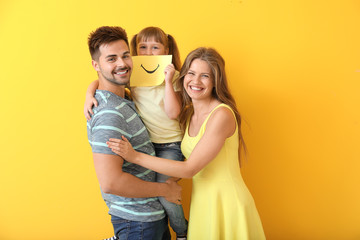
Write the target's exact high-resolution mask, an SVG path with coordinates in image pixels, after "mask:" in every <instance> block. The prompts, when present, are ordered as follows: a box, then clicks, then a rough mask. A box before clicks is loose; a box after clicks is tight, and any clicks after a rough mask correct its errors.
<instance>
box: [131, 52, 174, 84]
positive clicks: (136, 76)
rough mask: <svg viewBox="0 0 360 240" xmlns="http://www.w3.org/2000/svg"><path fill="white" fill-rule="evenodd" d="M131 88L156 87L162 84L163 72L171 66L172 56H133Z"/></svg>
mask: <svg viewBox="0 0 360 240" xmlns="http://www.w3.org/2000/svg"><path fill="white" fill-rule="evenodd" d="M132 60H133V70H132V74H131V78H130V86H131V87H149V86H157V85H160V84H161V83H163V82H164V79H165V74H164V70H165V68H166V67H167V65H169V64H171V60H172V55H156V56H133V57H132Z"/></svg>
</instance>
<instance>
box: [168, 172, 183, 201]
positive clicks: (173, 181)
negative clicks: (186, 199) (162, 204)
mask: <svg viewBox="0 0 360 240" xmlns="http://www.w3.org/2000/svg"><path fill="white" fill-rule="evenodd" d="M180 179H181V178H175V177H171V178H169V179H168V180H166V182H165V183H166V184H168V187H169V191H167V193H166V195H165V196H164V198H165V199H166V200H168V201H169V202H172V203H175V204H178V205H180V204H181V191H182V187H181V186H180V185H179V184H178V183H177V182H178V181H179V180H180Z"/></svg>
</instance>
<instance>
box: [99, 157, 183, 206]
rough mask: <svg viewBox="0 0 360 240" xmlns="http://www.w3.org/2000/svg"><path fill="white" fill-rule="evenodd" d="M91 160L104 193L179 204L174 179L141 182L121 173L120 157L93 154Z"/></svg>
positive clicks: (179, 187) (178, 190) (179, 193)
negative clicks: (157, 199)
mask: <svg viewBox="0 0 360 240" xmlns="http://www.w3.org/2000/svg"><path fill="white" fill-rule="evenodd" d="M93 158H94V165H95V171H96V175H97V178H98V180H99V183H100V187H101V189H102V191H103V192H104V193H108V194H114V195H119V196H122V197H130V198H143V197H158V196H161V197H165V198H166V199H167V200H168V201H170V202H173V203H177V204H179V201H178V200H179V199H181V186H179V185H178V184H177V183H176V182H175V181H174V179H173V180H171V179H170V180H168V181H167V182H166V183H156V182H147V181H143V180H141V179H139V178H137V177H135V176H133V175H131V174H129V173H126V172H123V171H122V165H123V162H124V160H123V159H122V158H121V157H120V156H117V155H110V154H102V153H93Z"/></svg>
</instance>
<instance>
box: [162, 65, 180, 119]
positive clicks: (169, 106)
mask: <svg viewBox="0 0 360 240" xmlns="http://www.w3.org/2000/svg"><path fill="white" fill-rule="evenodd" d="M164 73H165V99H164V107H165V113H166V115H167V116H168V117H169V118H170V119H176V118H177V117H178V116H179V114H180V110H181V102H180V96H179V95H178V94H177V93H176V92H175V91H174V86H173V82H172V80H173V77H174V75H175V68H174V65H173V64H169V65H168V66H167V67H166V68H165V70H164Z"/></svg>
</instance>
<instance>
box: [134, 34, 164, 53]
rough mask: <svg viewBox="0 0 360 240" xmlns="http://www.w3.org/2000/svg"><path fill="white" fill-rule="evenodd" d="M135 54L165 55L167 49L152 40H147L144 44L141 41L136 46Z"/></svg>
mask: <svg viewBox="0 0 360 240" xmlns="http://www.w3.org/2000/svg"><path fill="white" fill-rule="evenodd" d="M136 50H137V53H138V55H139V56H141V55H167V54H169V49H168V48H165V46H164V45H163V44H161V43H159V42H156V41H155V39H154V38H150V39H148V40H147V41H146V42H144V41H143V40H141V41H140V42H139V43H138V45H137V49H136Z"/></svg>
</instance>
